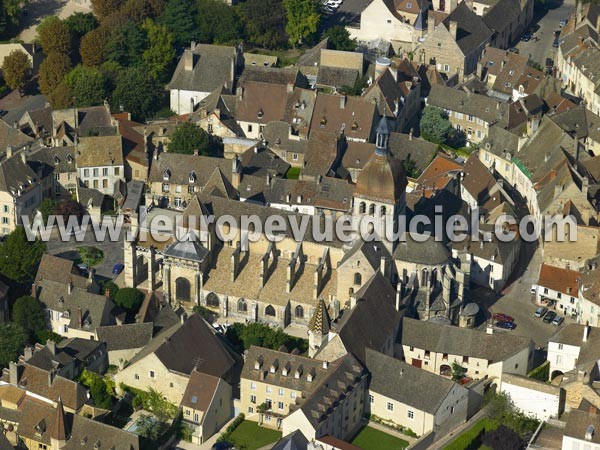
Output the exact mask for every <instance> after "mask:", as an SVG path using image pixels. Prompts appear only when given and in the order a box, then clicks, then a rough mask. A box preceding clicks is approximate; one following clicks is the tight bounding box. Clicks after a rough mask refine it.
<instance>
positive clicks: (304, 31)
mask: <svg viewBox="0 0 600 450" xmlns="http://www.w3.org/2000/svg"><path fill="white" fill-rule="evenodd" d="M283 7H284V8H285V11H286V17H287V24H286V26H285V31H286V32H287V34H288V35H289V37H290V42H291V43H292V45H293V46H294V47H295V46H296V44H302V42H303V41H304V40H305V39H308V38H310V37H313V36H314V35H315V33H316V32H317V29H318V27H319V22H320V21H321V13H320V12H319V7H318V5H317V2H316V1H314V0H283Z"/></svg>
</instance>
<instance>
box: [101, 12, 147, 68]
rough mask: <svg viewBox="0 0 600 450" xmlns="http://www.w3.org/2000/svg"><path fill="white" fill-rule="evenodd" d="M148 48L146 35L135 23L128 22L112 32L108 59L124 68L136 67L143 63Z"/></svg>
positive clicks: (107, 45) (108, 44) (107, 50)
mask: <svg viewBox="0 0 600 450" xmlns="http://www.w3.org/2000/svg"><path fill="white" fill-rule="evenodd" d="M147 46H148V39H147V37H146V33H144V32H143V31H142V29H141V28H140V27H138V26H137V25H136V24H135V23H133V22H127V23H125V24H124V25H122V26H120V27H117V28H116V29H114V30H112V32H111V35H110V39H109V40H108V42H107V44H106V52H107V56H108V59H110V60H111V61H115V62H117V63H119V64H120V65H121V66H123V67H129V66H136V65H139V64H141V63H142V61H143V56H142V55H143V53H144V50H145V49H146V48H147Z"/></svg>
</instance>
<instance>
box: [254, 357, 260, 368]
mask: <svg viewBox="0 0 600 450" xmlns="http://www.w3.org/2000/svg"><path fill="white" fill-rule="evenodd" d="M261 367H262V356H259V357H258V359H257V360H256V361H255V362H254V370H260V368H261Z"/></svg>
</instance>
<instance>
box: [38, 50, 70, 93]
mask: <svg viewBox="0 0 600 450" xmlns="http://www.w3.org/2000/svg"><path fill="white" fill-rule="evenodd" d="M69 70H71V60H70V59H69V57H68V56H67V55H65V54H64V53H56V52H54V53H50V54H49V55H48V56H47V57H46V59H44V61H43V62H42V64H40V73H39V80H38V83H39V85H40V90H41V91H42V94H44V95H48V94H50V93H51V92H52V91H53V90H54V89H56V87H57V86H58V85H59V84H60V82H61V81H62V80H63V78H64V77H65V75H66V74H67V73H68V72H69Z"/></svg>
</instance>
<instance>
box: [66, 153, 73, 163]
mask: <svg viewBox="0 0 600 450" xmlns="http://www.w3.org/2000/svg"><path fill="white" fill-rule="evenodd" d="M67 162H68V163H69V164H71V163H72V162H73V156H71V154H70V153H69V154H68V155H67Z"/></svg>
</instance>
